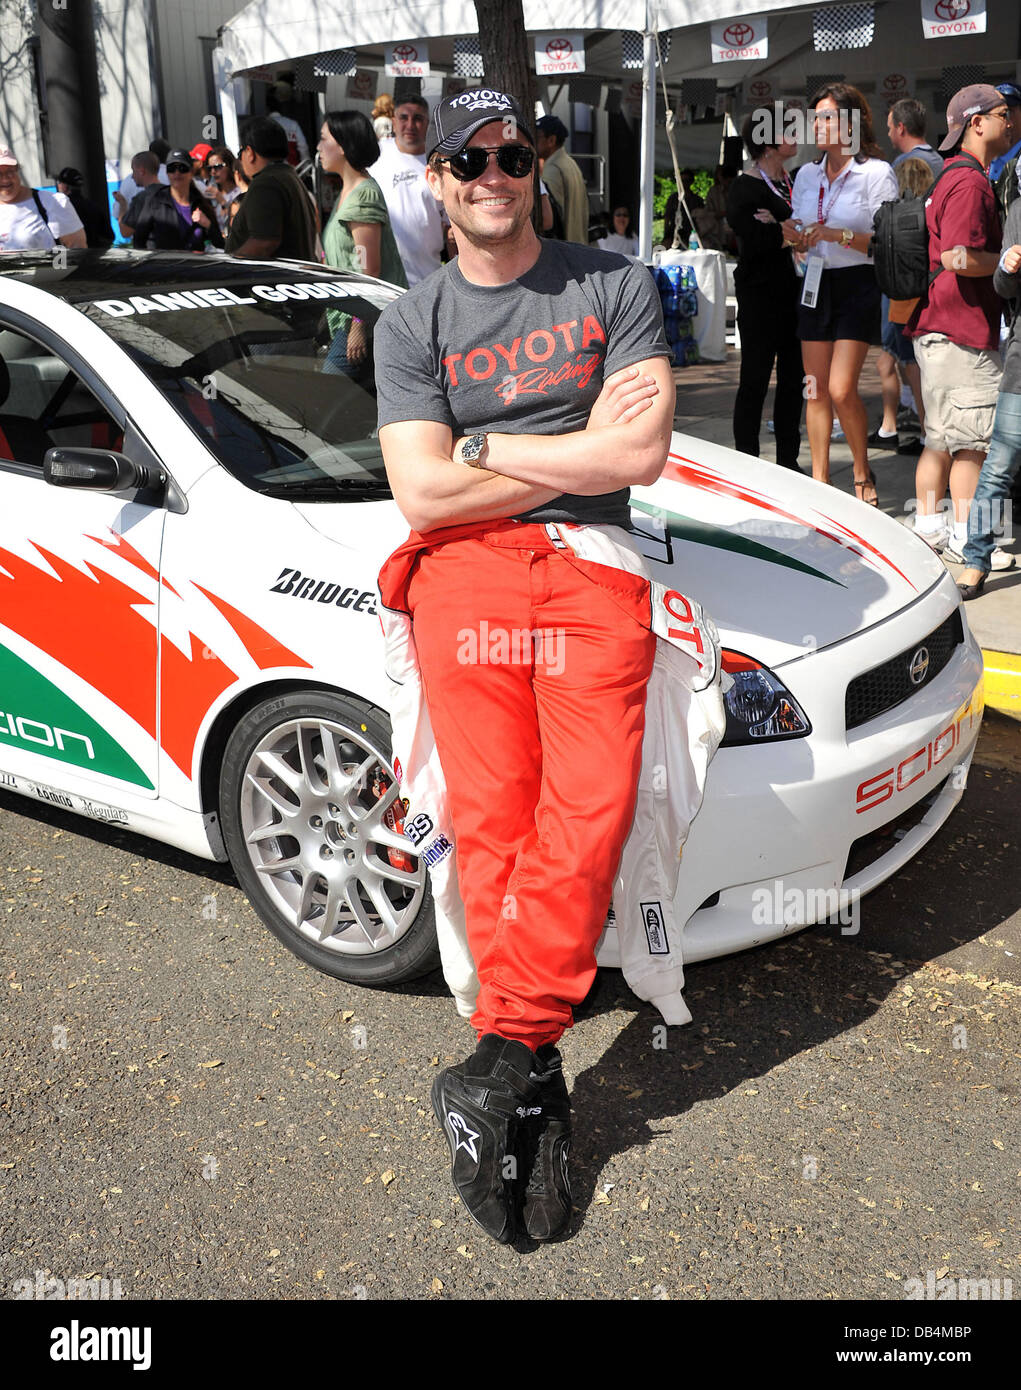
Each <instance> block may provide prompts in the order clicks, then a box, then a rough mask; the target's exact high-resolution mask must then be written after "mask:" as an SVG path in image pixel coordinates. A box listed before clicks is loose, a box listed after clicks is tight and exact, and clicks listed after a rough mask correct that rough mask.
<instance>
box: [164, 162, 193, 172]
mask: <svg viewBox="0 0 1021 1390" xmlns="http://www.w3.org/2000/svg"><path fill="white" fill-rule="evenodd" d="M167 173H168V174H190V173H191V165H190V164H168V165H167Z"/></svg>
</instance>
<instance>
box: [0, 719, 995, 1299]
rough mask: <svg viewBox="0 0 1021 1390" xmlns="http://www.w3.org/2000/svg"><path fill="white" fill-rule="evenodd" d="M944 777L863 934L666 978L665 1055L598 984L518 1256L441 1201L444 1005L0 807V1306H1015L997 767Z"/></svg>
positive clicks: (650, 1017)
mask: <svg viewBox="0 0 1021 1390" xmlns="http://www.w3.org/2000/svg"><path fill="white" fill-rule="evenodd" d="M971 780H972V785H971V786H970V787H969V790H968V793H967V796H966V799H965V801H964V803H963V806H962V808H961V809H960V810H959V811H958V812H957V813H956V814H955V815H954V817H952V819H951V820H950V822H949V823H948V825H947V826H946V827H944V829H943V830H942V831H941V832H940V833H939V835H938V836H937V837H936V838H935V839H934V840H933V841H932V842H931V843H930V845H929V846H928V847H927V848H926V849H925V851H923V853H922V854H921V855H919V856H918V858H916V859H915V860H913V861H912V863H911V864H909V865H908V866H907V868H905V869H904V870H903V871H902V872H901V873H900V874H898V875H897V877H896V878H895V879H894V880H892V881H891V882H890V883H888V884H886V885H885V886H884V887H883V888H881V889H879V890H878V891H877V892H875V893H874V894H872V895H871V896H870V897H868V898H867V899H866V900H865V901H864V903H863V905H862V915H861V929H860V932H858V933H857V934H854V935H844V934H842V932H841V928H840V926H839V924H837V925H834V926H820V927H816V928H812V929H810V930H808V931H805V932H801V933H799V934H797V935H796V936H794V937H791V938H789V939H787V940H785V941H782V942H780V943H776V944H773V945H770V946H767V947H763V948H761V949H759V950H756V951H752V952H748V953H745V954H742V955H739V956H734V957H730V958H728V959H724V960H719V961H714V962H707V963H704V964H700V965H696V966H692V967H691V968H690V970H689V977H688V988H687V991H686V997H687V1000H688V1003H689V1006H690V1008H691V1010H692V1013H693V1015H694V1022H693V1023H692V1024H691V1025H689V1026H687V1027H685V1028H680V1029H670V1030H664V1029H662V1028H661V1027H660V1024H659V1016H658V1015H657V1014H656V1013H655V1012H654V1011H653V1010H652V1009H651V1008H649V1007H647V1006H643V1005H640V1004H639V1003H638V1001H637V1000H636V999H635V998H634V997H633V996H632V995H631V994H630V993H629V991H628V990H627V988H626V986H625V985H624V982H623V979H622V977H621V975H620V974H619V973H618V972H616V971H603V972H601V974H600V976H599V978H598V981H597V985H596V987H595V989H594V991H593V993H592V995H591V996H590V998H589V999H588V1001H587V1002H586V1005H585V1007H584V1008H583V1009H582V1010H581V1012H580V1016H579V1019H578V1022H577V1023H576V1025H575V1027H574V1028H573V1029H572V1030H571V1032H570V1033H569V1034H568V1036H567V1037H566V1039H565V1042H564V1044H563V1051H564V1056H565V1069H566V1071H567V1075H568V1081H569V1084H570V1087H571V1093H572V1098H573V1103H574V1107H575V1111H576V1121H575V1123H576V1141H575V1148H574V1161H573V1165H572V1166H573V1172H574V1180H575V1202H576V1207H577V1210H576V1212H575V1218H574V1221H573V1223H572V1227H571V1230H570V1232H569V1234H568V1237H567V1238H566V1239H564V1240H562V1241H560V1242H558V1243H555V1244H552V1245H548V1246H538V1247H534V1248H528V1247H527V1246H522V1248H520V1249H517V1248H510V1247H501V1246H497V1245H495V1244H493V1243H492V1242H491V1241H489V1240H488V1239H487V1238H486V1237H485V1236H483V1235H482V1234H481V1233H480V1232H479V1231H478V1230H477V1229H476V1228H475V1227H474V1226H473V1225H472V1223H471V1222H470V1220H469V1219H468V1217H467V1215H466V1213H465V1211H464V1209H463V1208H462V1207H461V1205H460V1203H459V1201H458V1200H457V1198H456V1197H455V1195H454V1193H453V1191H452V1189H451V1187H450V1184H449V1178H448V1166H449V1165H448V1158H447V1149H446V1144H445V1142H444V1139H443V1137H442V1135H441V1133H440V1131H439V1128H438V1126H437V1125H436V1122H435V1119H434V1117H433V1115H432V1112H431V1110H430V1107H429V1088H430V1086H431V1083H432V1079H433V1077H434V1076H435V1074H436V1069H437V1068H438V1067H442V1066H444V1065H447V1064H448V1063H449V1062H451V1061H454V1060H459V1059H460V1058H461V1057H462V1056H463V1055H465V1053H466V1052H467V1051H469V1050H470V1047H471V1039H470V1036H469V1032H468V1028H467V1025H466V1024H464V1023H463V1022H462V1021H461V1020H459V1018H458V1016H457V1014H456V1012H455V1010H454V1007H453V1004H452V1002H451V1000H450V999H449V997H448V996H447V994H446V991H445V989H444V987H443V984H442V981H440V980H438V979H435V978H433V979H429V980H426V981H423V982H419V983H418V984H416V985H409V986H406V987H404V988H402V989H397V990H391V991H372V990H367V989H362V988H358V987H355V986H351V985H346V984H342V983H339V982H335V981H332V980H330V979H327V978H325V977H323V976H321V975H319V974H317V973H316V972H314V971H312V970H311V969H309V968H308V967H307V966H305V965H304V964H302V963H301V962H299V961H298V960H297V959H295V958H293V957H292V956H291V955H290V954H288V953H287V952H285V951H284V950H282V949H280V948H278V947H277V945H276V943H275V941H274V939H273V938H272V937H271V936H270V935H269V934H268V933H267V932H266V930H265V929H264V928H263V926H262V925H261V923H260V922H259V921H258V920H257V918H256V917H255V915H254V913H253V912H252V911H251V909H250V908H249V906H248V905H247V903H246V901H245V899H244V897H243V896H242V894H241V892H240V891H239V889H238V888H237V887H235V886H234V884H233V882H232V880H231V878H230V876H229V874H228V873H227V872H226V871H225V870H224V869H222V868H220V867H217V866H215V865H209V864H207V863H204V862H202V861H199V860H195V859H191V858H189V857H187V856H185V855H182V854H180V853H178V852H177V851H174V850H171V849H169V848H166V847H163V846H159V845H156V844H154V843H153V842H151V841H143V840H139V839H138V838H136V837H133V836H130V835H127V834H125V833H124V832H123V831H120V830H117V829H116V828H113V827H103V826H100V825H95V824H88V825H86V824H85V823H83V822H82V821H80V820H78V819H76V818H74V817H72V816H69V815H67V814H66V813H63V812H61V811H58V810H56V809H55V808H51V807H46V806H43V805H40V804H37V803H30V802H26V801H24V800H22V799H20V798H18V797H16V796H12V795H6V794H0V816H2V819H0V825H2V830H0V898H2V903H3V911H4V919H5V920H4V929H3V963H2V968H3V976H4V979H3V999H2V1001H0V1036H2V1049H3V1061H2V1068H3V1070H2V1076H3V1100H2V1103H0V1252H2V1253H0V1289H3V1290H4V1291H5V1292H6V1294H7V1296H8V1297H11V1296H13V1295H12V1291H13V1290H15V1288H16V1287H17V1281H19V1280H25V1279H27V1280H29V1281H36V1286H37V1287H38V1286H42V1287H44V1288H45V1287H46V1286H47V1281H48V1280H49V1279H51V1278H55V1279H60V1280H62V1281H63V1282H64V1284H65V1285H66V1284H67V1282H68V1281H69V1280H72V1279H83V1278H89V1279H92V1278H99V1279H102V1278H105V1279H107V1280H109V1281H111V1286H112V1281H115V1280H116V1281H119V1289H120V1292H121V1294H122V1296H123V1297H124V1298H145V1299H162V1300H175V1299H229V1298H243V1299H298V1298H314V1299H319V1298H323V1299H353V1300H363V1299H373V1300H375V1299H386V1300H394V1299H423V1300H427V1299H457V1298H471V1299H492V1298H507V1299H529V1298H542V1299H614V1300H615V1299H664V1300H676V1299H692V1300H724V1299H816V1300H848V1299H878V1300H883V1301H889V1302H896V1301H900V1300H904V1299H906V1298H907V1297H908V1296H909V1294H910V1291H911V1289H912V1288H913V1287H915V1286H913V1285H911V1284H910V1283H909V1281H911V1280H920V1281H922V1284H923V1285H924V1283H925V1280H926V1279H927V1277H928V1275H929V1273H930V1272H931V1273H932V1275H933V1277H934V1278H936V1277H938V1278H941V1279H943V1278H952V1279H988V1280H990V1281H994V1280H1000V1281H1005V1280H1011V1281H1012V1286H1013V1285H1016V1286H1017V1288H1018V1290H1019V1291H1021V1219H1019V1215H1018V1207H1017V1202H1016V1179H1017V1166H1018V1163H1017V1155H1018V1115H1019V1104H1018V1097H1019V1092H1021V1068H1019V1059H1021V1047H1019V1043H1018V1037H1019V1036H1021V1030H1019V1025H1021V914H1019V913H1018V911H1017V903H1018V894H1017V889H1016V883H1017V869H1016V866H1017V862H1018V854H1019V848H1021V846H1019V838H1021V761H1019V760H1018V758H1017V730H1016V728H1015V727H1014V726H1011V725H1009V723H1008V721H1007V720H1005V719H1003V718H1002V717H1000V716H996V715H992V716H990V717H989V718H988V720H987V723H986V728H985V730H984V732H983V735H982V742H981V745H980V753H979V762H978V763H977V765H976V767H975V769H974V771H973V774H972V779H971ZM214 914H215V915H214ZM37 1271H38V1273H37ZM941 1271H942V1273H941ZM22 1287H24V1286H22ZM990 1287H993V1285H990ZM999 1287H1001V1289H1002V1288H1003V1287H1005V1286H1004V1285H1003V1284H1002V1283H1001V1285H1000V1286H999ZM911 1306H912V1307H914V1308H915V1309H916V1311H917V1310H918V1305H917V1304H913V1305H911Z"/></svg>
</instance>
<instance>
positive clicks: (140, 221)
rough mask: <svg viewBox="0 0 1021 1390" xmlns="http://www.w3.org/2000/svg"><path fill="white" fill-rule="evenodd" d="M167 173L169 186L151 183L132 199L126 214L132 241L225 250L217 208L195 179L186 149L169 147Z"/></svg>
mask: <svg viewBox="0 0 1021 1390" xmlns="http://www.w3.org/2000/svg"><path fill="white" fill-rule="evenodd" d="M167 174H168V175H169V178H170V184H169V186H168V185H167V184H163V183H160V184H152V185H151V186H150V187H149V188H146V189H144V190H143V192H142V193H140V194H139V195H138V199H137V200H135V199H132V203H131V207H130V208H129V209H128V211H127V213H126V214H125V218H124V220H125V222H126V223H128V224H129V225H130V226H131V227H133V228H134V236H133V237H132V244H133V245H134V246H135V247H136V249H137V250H140V251H145V250H150V251H204V250H205V249H206V245H207V244H210V245H212V246H216V247H219V248H220V249H221V250H222V249H223V236H222V235H221V232H220V228H219V224H218V223H217V220H216V211H215V209H214V208H213V205H212V203H210V201H209V199H208V198H205V197H203V195H202V194H201V193H200V192H199V190H198V188H197V186H196V185H195V183H194V181H193V179H192V176H191V155H190V154H189V152H188V151H187V150H171V151H170V153H169V154H168V155H167ZM136 201H137V203H138V206H137V207H136Z"/></svg>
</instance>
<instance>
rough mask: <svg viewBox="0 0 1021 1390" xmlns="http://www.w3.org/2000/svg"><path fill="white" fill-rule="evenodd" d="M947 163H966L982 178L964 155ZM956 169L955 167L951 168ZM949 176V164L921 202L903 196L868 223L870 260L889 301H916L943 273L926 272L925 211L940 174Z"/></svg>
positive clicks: (971, 158) (975, 162) (970, 157)
mask: <svg viewBox="0 0 1021 1390" xmlns="http://www.w3.org/2000/svg"><path fill="white" fill-rule="evenodd" d="M950 158H951V159H966V160H968V161H969V162H970V163H971V164H973V165H974V167H975V168H976V169H977V170H978V171H979V173H981V174H983V176H984V174H985V170H984V169H983V168H982V165H981V164H980V163H979V162H978V160H977V159H976V158H975V157H974V155H970V154H968V153H967V152H964V153H962V154H961V155H951V157H950ZM955 167H958V166H955ZM949 172H950V161H949V160H948V161H947V164H946V165H945V166H944V168H943V170H942V172H941V173H940V174H939V176H938V177H937V178H936V179H935V181H934V182H933V184H932V186H931V187H930V188H929V190H928V191H927V193H926V195H925V197H924V198H916V197H915V195H914V194H913V193H908V192H904V193H902V194H901V195H900V197H899V198H897V199H894V200H892V201H890V202H888V203H883V204H882V205H881V206H880V207H879V208H878V209H877V211H876V215H875V217H874V218H873V219H872V232H873V238H872V256H873V261H874V263H875V269H876V280H877V281H878V282H879V288H880V289H881V290H882V292H883V293H884V294H885V295H886V296H887V297H888V298H889V299H920V298H921V297H922V296H923V295H925V294H927V293H928V290H929V286H930V285H931V284H932V282H933V280H935V279H936V276H937V275H939V274H940V272H941V271H942V270H943V267H942V266H937V268H936V269H935V270H930V269H929V229H928V227H927V226H926V223H925V207H926V203H927V202H928V200H929V199H930V198H931V197H932V195H933V191H934V190H935V188H936V185H937V184H938V183H939V181H940V179H941V178H943V176H944V174H947V173H949Z"/></svg>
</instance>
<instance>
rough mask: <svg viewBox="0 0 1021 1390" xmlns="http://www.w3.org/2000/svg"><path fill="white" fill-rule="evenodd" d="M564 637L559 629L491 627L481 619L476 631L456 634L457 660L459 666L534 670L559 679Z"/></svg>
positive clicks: (466, 629)
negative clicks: (526, 668)
mask: <svg viewBox="0 0 1021 1390" xmlns="http://www.w3.org/2000/svg"><path fill="white" fill-rule="evenodd" d="M566 637H567V634H566V632H565V630H564V629H563V628H561V627H556V628H554V627H547V628H529V627H495V626H490V624H489V622H488V621H487V620H486V619H485V618H483V619H482V621H481V622H480V623H479V625H478V627H477V628H474V627H462V628H461V629H460V630H459V631H458V633H457V642H458V647H457V660H458V662H459V664H460V665H462V666H535V667H536V668H537V669H540V670H544V671H545V673H546V675H548V676H559V675H561V674H562V673H563V670H564V666H565V664H566V653H565V650H564V648H565V645H566Z"/></svg>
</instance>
